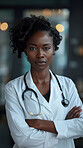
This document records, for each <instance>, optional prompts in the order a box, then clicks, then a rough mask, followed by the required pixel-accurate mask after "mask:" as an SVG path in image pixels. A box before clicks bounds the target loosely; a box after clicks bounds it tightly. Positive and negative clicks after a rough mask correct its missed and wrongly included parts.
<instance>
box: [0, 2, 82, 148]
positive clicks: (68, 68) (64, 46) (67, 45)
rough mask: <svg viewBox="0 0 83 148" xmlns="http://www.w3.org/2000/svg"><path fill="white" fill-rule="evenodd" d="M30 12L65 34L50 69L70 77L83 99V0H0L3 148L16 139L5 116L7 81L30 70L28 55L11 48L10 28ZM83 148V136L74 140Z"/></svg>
mask: <svg viewBox="0 0 83 148" xmlns="http://www.w3.org/2000/svg"><path fill="white" fill-rule="evenodd" d="M30 14H35V15H44V16H45V17H46V18H49V20H50V21H51V23H52V24H53V25H54V26H55V27H56V29H57V30H58V31H59V32H60V34H61V35H62V36H63V40H62V42H61V44H60V46H59V47H60V48H59V50H58V51H56V53H55V55H54V56H53V59H52V62H51V64H50V69H51V70H52V71H53V72H54V73H56V74H59V75H64V76H67V77H69V78H71V79H72V80H73V81H74V83H75V84H76V87H77V89H78V93H79V96H80V98H81V100H82V101H83V2H82V0H40V1H39V0H20V1H17V0H14V1H11V0H3V1H1V0H0V148H12V145H13V140H12V138H11V136H10V132H9V129H8V125H7V121H6V115H5V107H4V104H5V100H4V86H5V84H6V83H7V82H8V81H10V80H11V79H14V78H16V77H18V76H20V75H23V74H24V73H25V72H26V71H28V70H29V68H30V64H29V63H28V62H27V59H26V57H25V55H24V54H23V55H22V58H21V59H18V58H17V55H15V54H12V49H11V48H10V47H9V41H10V40H9V29H10V27H11V26H12V25H13V24H14V23H15V21H16V20H18V19H20V18H23V17H27V16H29V15H30ZM75 145H76V148H83V138H79V139H77V140H75Z"/></svg>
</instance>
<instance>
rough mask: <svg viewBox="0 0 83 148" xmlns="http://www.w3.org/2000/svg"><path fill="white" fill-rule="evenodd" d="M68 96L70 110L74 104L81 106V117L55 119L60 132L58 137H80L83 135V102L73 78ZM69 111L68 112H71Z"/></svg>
mask: <svg viewBox="0 0 83 148" xmlns="http://www.w3.org/2000/svg"><path fill="white" fill-rule="evenodd" d="M68 85H69V86H68V90H67V91H68V92H67V93H68V98H69V102H70V103H69V106H68V109H69V111H70V110H71V109H72V108H73V107H74V106H81V109H82V112H81V115H80V117H79V118H74V119H69V120H65V119H64V120H54V124H55V127H56V130H57V132H58V135H57V138H58V139H63V138H73V139H76V138H79V137H83V104H82V101H81V99H80V98H79V95H78V92H77V89H76V87H75V84H74V83H73V81H72V80H70V82H69V84H68ZM69 111H68V112H69Z"/></svg>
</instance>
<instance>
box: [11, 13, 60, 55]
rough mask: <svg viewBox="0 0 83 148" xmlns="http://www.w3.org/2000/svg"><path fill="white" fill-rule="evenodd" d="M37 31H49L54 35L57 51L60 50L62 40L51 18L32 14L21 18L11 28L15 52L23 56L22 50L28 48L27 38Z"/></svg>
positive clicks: (12, 44) (12, 45)
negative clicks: (50, 20)
mask: <svg viewBox="0 0 83 148" xmlns="http://www.w3.org/2000/svg"><path fill="white" fill-rule="evenodd" d="M37 31H47V32H49V35H50V36H52V37H53V45H54V47H55V51H56V50H58V48H59V47H58V45H59V44H60V41H61V40H62V36H60V34H59V32H58V31H57V30H56V28H55V27H52V26H51V24H50V22H49V20H47V19H46V18H45V17H44V16H35V15H31V16H30V17H26V18H23V19H20V20H18V21H17V22H16V24H15V25H14V26H13V27H12V28H10V31H9V33H10V46H11V47H12V49H13V53H16V51H17V52H18V57H19V58H20V57H21V54H22V52H24V49H26V42H27V40H28V39H29V38H30V37H31V36H32V35H33V34H34V33H35V32H37Z"/></svg>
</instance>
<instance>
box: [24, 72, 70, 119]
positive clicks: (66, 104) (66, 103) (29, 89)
mask: <svg viewBox="0 0 83 148" xmlns="http://www.w3.org/2000/svg"><path fill="white" fill-rule="evenodd" d="M27 73H28V72H27ZM27 73H25V75H24V83H25V86H26V89H25V90H24V91H23V93H22V99H23V101H24V94H25V93H26V92H27V91H32V92H33V93H34V94H35V97H36V98H37V101H38V104H39V113H38V114H34V113H32V112H28V113H29V114H30V115H31V116H38V115H42V112H41V106H40V103H39V99H38V95H37V93H36V92H35V91H34V90H33V89H31V88H29V87H28V85H27V83H26V75H27ZM53 74H54V73H53ZM54 76H55V78H56V80H57V83H58V85H59V88H60V90H61V92H62V98H63V99H62V101H61V103H62V105H63V106H64V107H67V106H68V105H69V100H67V99H65V96H64V94H63V91H62V88H61V85H60V82H59V80H58V78H57V76H56V75H55V74H54Z"/></svg>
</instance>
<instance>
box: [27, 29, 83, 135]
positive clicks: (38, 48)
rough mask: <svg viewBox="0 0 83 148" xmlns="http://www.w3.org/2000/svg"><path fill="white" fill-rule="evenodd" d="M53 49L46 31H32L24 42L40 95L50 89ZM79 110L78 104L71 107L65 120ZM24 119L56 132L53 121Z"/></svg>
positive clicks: (71, 117)
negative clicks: (50, 66) (25, 42)
mask: <svg viewBox="0 0 83 148" xmlns="http://www.w3.org/2000/svg"><path fill="white" fill-rule="evenodd" d="M54 51H55V49H54V45H53V37H51V36H49V33H48V32H47V31H38V32H36V33H34V34H33V35H32V36H31V37H30V38H29V40H28V41H27V44H26V49H25V54H26V55H27V56H28V60H29V62H30V64H31V74H32V78H33V81H34V83H35V85H36V86H37V88H38V89H39V91H40V92H41V94H42V95H44V94H46V93H47V92H48V91H49V89H50V80H51V76H50V73H49V64H50V62H51V59H52V55H53V54H54ZM81 111H82V110H81V107H80V106H79V107H77V106H75V107H73V108H72V109H71V110H70V111H69V113H68V114H67V116H66V118H65V120H68V119H73V118H79V117H80V112H81ZM25 121H26V123H27V124H28V125H29V126H30V127H34V128H36V129H38V130H44V131H47V132H52V133H56V134H58V132H57V130H56V127H55V126H54V123H53V121H48V120H40V119H26V120H25Z"/></svg>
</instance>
